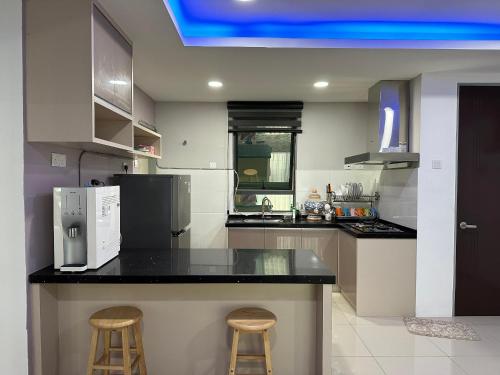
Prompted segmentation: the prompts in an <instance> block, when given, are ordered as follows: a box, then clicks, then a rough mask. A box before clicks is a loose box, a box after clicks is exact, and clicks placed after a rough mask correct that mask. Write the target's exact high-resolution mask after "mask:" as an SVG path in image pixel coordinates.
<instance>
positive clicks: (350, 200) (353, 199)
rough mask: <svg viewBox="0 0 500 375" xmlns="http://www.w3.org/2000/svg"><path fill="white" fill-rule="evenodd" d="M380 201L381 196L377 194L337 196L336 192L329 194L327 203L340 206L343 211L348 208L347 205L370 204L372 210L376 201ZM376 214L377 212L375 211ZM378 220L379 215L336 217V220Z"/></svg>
mask: <svg viewBox="0 0 500 375" xmlns="http://www.w3.org/2000/svg"><path fill="white" fill-rule="evenodd" d="M379 199H380V194H379V193H378V192H375V193H374V194H373V195H357V196H353V195H336V194H335V193H334V192H332V193H330V194H328V196H327V201H329V202H331V204H332V206H334V207H335V206H340V208H341V209H344V208H346V207H345V206H346V204H355V203H365V204H366V203H369V204H370V210H372V209H374V204H375V202H376V201H378V200H379ZM339 203H340V204H339ZM374 211H375V212H376V210H374ZM353 219H355V220H359V221H365V220H368V221H370V220H376V219H378V214H375V215H371V216H336V220H339V221H343V220H346V221H347V220H353Z"/></svg>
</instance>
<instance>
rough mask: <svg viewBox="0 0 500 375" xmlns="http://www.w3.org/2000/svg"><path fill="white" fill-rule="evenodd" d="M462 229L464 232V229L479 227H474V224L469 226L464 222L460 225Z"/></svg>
mask: <svg viewBox="0 0 500 375" xmlns="http://www.w3.org/2000/svg"><path fill="white" fill-rule="evenodd" d="M459 226H460V229H462V230H464V229H477V225H473V224H467V223H466V222H465V221H462V222H461V223H460V224H459Z"/></svg>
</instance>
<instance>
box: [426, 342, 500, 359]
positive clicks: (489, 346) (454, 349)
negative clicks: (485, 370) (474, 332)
mask: <svg viewBox="0 0 500 375" xmlns="http://www.w3.org/2000/svg"><path fill="white" fill-rule="evenodd" d="M429 340H430V341H431V342H432V343H434V344H435V345H436V346H437V347H438V348H439V349H441V350H442V351H444V352H445V353H446V355H448V356H450V357H482V356H500V341H497V340H494V339H491V338H488V337H483V338H482V339H481V341H468V340H450V339H440V338H436V337H430V338H429Z"/></svg>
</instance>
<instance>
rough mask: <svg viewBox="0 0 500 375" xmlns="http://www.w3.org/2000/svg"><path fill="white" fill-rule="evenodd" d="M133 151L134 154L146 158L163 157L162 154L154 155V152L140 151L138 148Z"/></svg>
mask: <svg viewBox="0 0 500 375" xmlns="http://www.w3.org/2000/svg"><path fill="white" fill-rule="evenodd" d="M132 152H133V154H134V155H137V156H143V157H145V158H153V159H161V156H160V155H154V154H151V153H149V152H144V151H138V150H134V151H132Z"/></svg>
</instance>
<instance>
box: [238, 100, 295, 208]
mask: <svg viewBox="0 0 500 375" xmlns="http://www.w3.org/2000/svg"><path fill="white" fill-rule="evenodd" d="M230 103H232V104H233V108H232V110H231V107H230V104H228V108H229V118H230V120H229V127H230V132H232V133H234V134H233V149H234V154H233V156H234V158H233V167H234V169H235V171H236V172H237V174H236V175H235V196H234V205H235V210H236V211H239V212H260V210H261V205H262V199H263V198H264V197H266V196H267V197H268V198H269V199H270V200H271V202H272V205H273V211H289V210H290V207H291V205H293V204H294V199H295V155H296V152H295V151H296V150H295V146H296V137H297V134H298V133H300V132H301V130H300V117H301V109H302V103H299V106H300V108H297V103H296V102H294V103H293V104H292V105H291V106H288V107H287V105H289V103H281V102H280V103H275V102H264V103H260V102H259V103H253V102H244V103H245V105H242V104H241V103H242V102H230ZM235 103H238V105H236V107H238V108H237V109H235V106H234V104H235ZM259 107H260V108H259Z"/></svg>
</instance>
